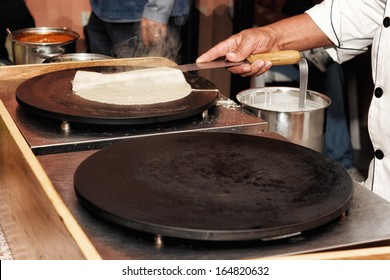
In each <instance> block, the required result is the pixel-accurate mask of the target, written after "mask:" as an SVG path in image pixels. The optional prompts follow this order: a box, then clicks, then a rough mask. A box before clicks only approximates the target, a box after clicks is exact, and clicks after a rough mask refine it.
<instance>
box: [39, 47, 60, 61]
mask: <svg viewBox="0 0 390 280" xmlns="http://www.w3.org/2000/svg"><path fill="white" fill-rule="evenodd" d="M64 52H65V49H63V48H61V47H60V48H58V53H45V52H44V51H42V48H36V49H34V54H35V55H36V56H37V57H39V58H43V59H48V58H52V57H54V56H58V55H61V54H63V53H64Z"/></svg>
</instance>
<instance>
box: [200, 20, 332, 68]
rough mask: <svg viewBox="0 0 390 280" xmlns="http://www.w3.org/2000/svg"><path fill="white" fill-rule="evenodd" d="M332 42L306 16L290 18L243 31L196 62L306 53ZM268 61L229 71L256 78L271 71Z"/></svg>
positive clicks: (240, 59) (256, 62)
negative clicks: (284, 52)
mask: <svg viewBox="0 0 390 280" xmlns="http://www.w3.org/2000/svg"><path fill="white" fill-rule="evenodd" d="M331 45H332V42H331V41H330V40H329V38H328V37H327V36H326V35H325V34H324V33H323V32H322V31H321V30H320V29H319V28H318V26H317V25H316V24H315V22H314V21H313V20H312V19H311V18H310V16H309V15H307V14H301V15H298V16H294V17H290V18H287V19H284V20H281V21H278V22H275V23H272V24H270V25H266V26H263V27H257V28H251V29H247V30H243V31H241V32H240V33H237V34H235V35H232V36H231V37H229V38H228V39H226V40H224V41H222V42H221V43H219V44H217V45H216V46H214V47H213V48H211V49H210V50H208V51H207V52H206V53H204V54H203V55H201V56H200V57H199V58H198V59H197V62H199V63H201V62H207V61H212V60H214V59H216V58H218V57H222V56H225V57H226V59H227V60H230V61H242V60H245V59H246V58H247V57H248V56H249V55H250V54H255V53H264V52H272V51H279V50H298V51H302V50H307V49H312V48H316V47H323V46H331ZM271 66H272V65H271V63H270V62H269V61H260V60H259V61H255V62H254V63H252V64H251V65H241V66H237V67H231V68H229V71H230V72H232V73H235V74H239V75H242V76H254V75H255V76H256V75H260V74H263V73H264V72H266V71H267V70H269V69H270V68H271Z"/></svg>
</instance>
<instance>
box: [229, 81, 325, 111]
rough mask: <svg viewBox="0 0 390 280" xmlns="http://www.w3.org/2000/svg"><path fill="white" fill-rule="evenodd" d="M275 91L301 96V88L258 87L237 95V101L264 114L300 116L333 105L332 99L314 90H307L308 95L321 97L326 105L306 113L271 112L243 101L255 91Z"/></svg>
mask: <svg viewBox="0 0 390 280" xmlns="http://www.w3.org/2000/svg"><path fill="white" fill-rule="evenodd" d="M261 90H262V91H275V90H282V91H285V92H291V91H292V92H297V94H299V88H294V87H258V88H251V89H246V90H243V91H240V92H239V93H238V94H237V95H236V99H237V100H238V102H240V103H241V104H242V105H243V106H244V107H247V108H251V109H254V110H260V111H264V112H277V113H287V114H298V113H299V114H300V113H306V112H315V111H319V110H324V109H325V108H327V107H329V106H330V104H331V103H332V101H331V99H330V98H329V97H328V96H326V95H324V94H322V93H319V92H316V91H312V90H307V93H308V94H311V95H315V96H318V97H321V98H322V99H324V100H325V101H326V104H324V105H323V106H322V107H321V108H315V109H307V110H304V111H287V110H286V111H282V110H278V111H276V110H270V109H264V108H259V107H254V106H252V105H250V104H247V103H246V102H245V101H243V100H242V99H243V97H244V96H246V95H249V94H252V93H253V92H254V91H261Z"/></svg>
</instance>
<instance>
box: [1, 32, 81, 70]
mask: <svg viewBox="0 0 390 280" xmlns="http://www.w3.org/2000/svg"><path fill="white" fill-rule="evenodd" d="M29 33H38V34H47V33H66V34H70V35H72V36H73V37H74V39H73V40H70V41H66V42H60V43H25V42H21V41H19V40H18V38H17V37H18V35H23V34H29ZM11 34H12V36H10V35H8V38H9V39H10V41H11V47H12V58H13V63H14V64H34V63H42V62H43V61H44V60H45V59H48V58H50V57H53V56H57V55H61V54H64V53H74V52H76V40H77V39H78V38H79V37H80V35H79V34H78V33H77V32H75V31H72V30H70V29H68V28H57V27H32V28H25V29H19V30H15V31H12V33H11Z"/></svg>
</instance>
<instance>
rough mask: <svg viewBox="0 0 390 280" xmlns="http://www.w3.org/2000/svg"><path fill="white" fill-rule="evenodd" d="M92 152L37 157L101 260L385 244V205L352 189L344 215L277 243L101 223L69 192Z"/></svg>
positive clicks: (388, 220) (388, 222)
mask: <svg viewBox="0 0 390 280" xmlns="http://www.w3.org/2000/svg"><path fill="white" fill-rule="evenodd" d="M93 153H94V151H82V152H70V153H64V154H55V155H42V156H38V160H39V161H40V163H41V164H42V166H43V168H44V169H45V171H46V173H47V174H48V176H49V178H50V180H51V181H52V182H53V184H54V186H55V188H56V190H57V191H58V193H59V194H60V196H61V197H62V199H63V201H64V202H65V204H66V205H67V206H68V208H69V209H70V211H71V212H72V213H73V215H74V216H75V217H76V219H77V220H78V222H79V223H80V225H81V226H82V228H83V230H84V231H85V232H86V234H87V235H88V236H89V238H90V239H91V241H92V243H93V244H94V245H95V247H96V248H97V250H98V251H99V253H100V254H101V255H102V257H103V258H104V259H251V258H263V257H264V258H266V257H270V256H281V255H292V254H299V253H308V252H316V251H322V250H335V249H341V248H348V247H351V246H363V247H364V246H369V244H370V243H375V242H376V243H378V242H387V243H388V242H389V241H388V240H389V239H390V216H389V215H388V213H389V212H390V203H389V202H387V201H385V200H383V199H382V198H380V197H379V196H377V195H376V194H374V193H372V192H370V191H368V190H367V189H364V188H363V187H362V186H361V185H359V184H356V186H355V191H354V195H353V200H352V203H351V207H350V209H349V211H348V212H347V215H346V216H345V217H344V216H343V217H341V218H340V219H337V220H336V221H334V222H332V223H330V224H327V225H325V226H323V227H321V228H319V229H317V230H313V231H310V232H307V233H303V234H301V235H298V236H293V237H289V238H286V239H282V240H272V241H260V240H259V241H250V242H205V241H202V242H199V241H189V240H181V239H170V238H163V240H164V245H163V246H156V245H155V244H154V239H155V236H152V235H148V234H143V233H140V232H137V231H133V230H129V229H127V228H123V227H121V226H118V225H115V224H112V223H109V222H106V221H103V220H101V219H99V218H97V217H95V216H94V215H92V214H90V213H88V212H87V211H85V210H84V208H82V207H81V206H80V204H79V203H78V201H77V199H76V196H75V193H74V189H73V174H74V172H75V170H76V168H77V167H78V165H79V164H80V163H81V162H82V161H83V160H84V159H85V158H87V157H88V156H89V155H91V154H93Z"/></svg>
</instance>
